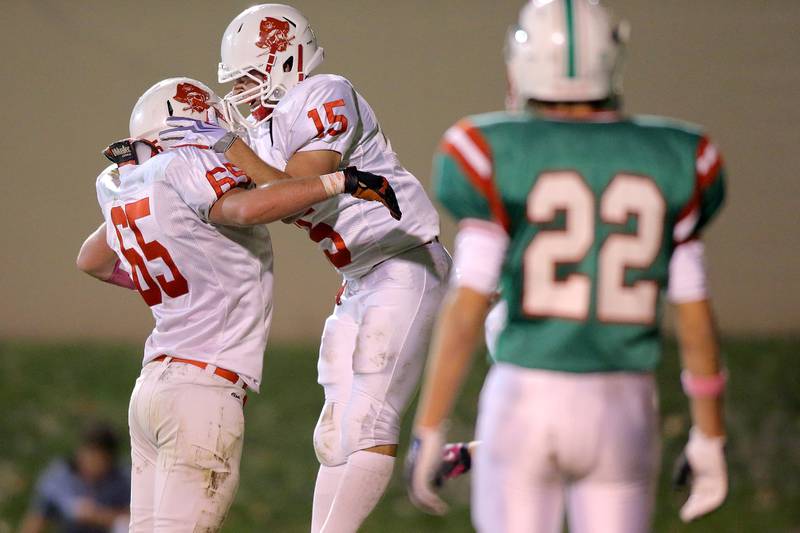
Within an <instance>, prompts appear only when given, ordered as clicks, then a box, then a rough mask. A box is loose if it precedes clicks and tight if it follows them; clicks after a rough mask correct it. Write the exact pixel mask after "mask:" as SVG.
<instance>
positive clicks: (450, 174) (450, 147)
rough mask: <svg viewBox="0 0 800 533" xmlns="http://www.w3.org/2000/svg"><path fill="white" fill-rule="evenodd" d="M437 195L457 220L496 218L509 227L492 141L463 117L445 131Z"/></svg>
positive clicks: (437, 169)
mask: <svg viewBox="0 0 800 533" xmlns="http://www.w3.org/2000/svg"><path fill="white" fill-rule="evenodd" d="M433 181H434V187H435V194H436V198H437V199H438V200H439V202H440V203H441V204H442V205H443V206H444V207H445V209H447V210H448V211H449V212H450V213H451V214H452V215H453V217H455V219H456V220H462V219H466V218H472V219H480V220H487V221H491V222H494V223H495V224H497V225H499V226H500V227H502V228H503V229H505V230H506V231H508V229H509V218H508V214H507V213H506V210H505V207H504V206H503V203H502V200H501V199H500V194H499V192H498V190H497V188H496V186H495V181H494V163H493V160H492V152H491V148H490V145H489V143H488V142H487V141H486V139H485V137H484V135H483V134H482V133H481V132H480V130H479V129H478V128H476V127H475V126H473V125H472V124H471V123H470V122H469V121H468V120H462V121H461V122H459V123H458V124H456V125H455V126H453V127H451V128H450V129H449V130H447V132H446V133H445V134H444V137H443V139H442V142H441V144H440V145H439V150H438V152H437V154H436V156H435V157H434V162H433Z"/></svg>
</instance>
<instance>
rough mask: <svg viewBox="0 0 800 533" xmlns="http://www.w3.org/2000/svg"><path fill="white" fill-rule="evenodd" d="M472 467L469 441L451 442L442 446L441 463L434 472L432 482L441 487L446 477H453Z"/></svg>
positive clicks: (464, 472)
mask: <svg viewBox="0 0 800 533" xmlns="http://www.w3.org/2000/svg"><path fill="white" fill-rule="evenodd" d="M470 468H472V454H471V453H470V443H469V442H451V443H448V444H445V445H444V447H443V448H442V464H441V465H440V466H439V470H438V471H437V472H436V477H434V479H433V484H434V485H435V486H436V487H439V488H441V486H442V485H444V482H445V481H447V480H448V479H455V478H457V477H458V476H460V475H462V474H466V473H467V472H469V469H470Z"/></svg>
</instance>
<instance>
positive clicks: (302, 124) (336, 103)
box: [278, 78, 363, 161]
mask: <svg viewBox="0 0 800 533" xmlns="http://www.w3.org/2000/svg"><path fill="white" fill-rule="evenodd" d="M286 119H288V121H289V122H290V123H288V124H281V125H280V126H279V128H280V130H281V131H285V132H288V135H287V136H286V137H285V138H284V139H282V146H281V148H282V150H281V152H282V153H283V156H284V158H285V159H286V160H287V161H288V160H289V159H290V158H291V157H292V155H293V154H294V153H296V152H308V151H313V150H332V151H334V152H339V153H340V154H342V156H345V155H346V154H348V153H349V152H350V151H351V149H352V146H353V145H354V144H355V143H356V142H358V136H359V133H358V132H359V131H361V130H362V129H363V128H362V126H361V111H360V109H359V107H358V96H357V95H356V92H355V89H353V86H352V85H350V83H349V82H347V81H346V80H344V79H339V78H334V79H331V80H329V81H325V82H324V83H319V85H317V86H314V87H312V88H311V89H310V90H309V92H308V95H307V97H306V99H305V101H304V102H303V103H302V104H300V105H299V107H297V108H295V110H294V113H292V114H291V115H290V116H287V117H286ZM278 120H281V118H280V117H279V118H278Z"/></svg>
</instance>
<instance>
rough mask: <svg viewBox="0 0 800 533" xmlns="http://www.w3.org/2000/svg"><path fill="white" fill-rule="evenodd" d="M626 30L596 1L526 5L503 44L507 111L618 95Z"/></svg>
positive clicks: (557, 0)
mask: <svg viewBox="0 0 800 533" xmlns="http://www.w3.org/2000/svg"><path fill="white" fill-rule="evenodd" d="M628 33H629V30H628V25H627V24H626V23H625V22H621V23H620V24H614V23H612V17H611V15H610V13H609V12H608V11H607V10H606V8H605V7H604V6H603V5H601V4H600V0H531V1H529V2H528V3H527V4H526V5H525V6H524V7H523V8H522V11H521V12H520V15H519V23H518V24H517V25H516V26H512V27H511V28H510V30H509V32H508V38H507V42H506V66H507V68H508V82H509V102H508V105H509V107H511V108H519V107H520V106H523V105H525V103H526V102H527V101H528V100H529V99H534V100H539V101H543V102H590V101H599V100H605V99H607V98H612V97H614V96H616V95H618V94H619V93H620V91H621V76H620V75H619V70H620V69H619V67H620V63H621V57H622V52H623V49H624V45H625V43H626V41H627V38H628Z"/></svg>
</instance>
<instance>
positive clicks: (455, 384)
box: [416, 288, 489, 428]
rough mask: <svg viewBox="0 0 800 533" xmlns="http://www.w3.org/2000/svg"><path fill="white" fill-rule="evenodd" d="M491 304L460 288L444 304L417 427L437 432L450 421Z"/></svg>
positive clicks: (480, 296)
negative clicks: (443, 423) (437, 428)
mask: <svg viewBox="0 0 800 533" xmlns="http://www.w3.org/2000/svg"><path fill="white" fill-rule="evenodd" d="M488 300H489V299H488V297H485V296H483V295H481V294H479V293H477V292H475V291H473V290H471V289H467V288H459V289H455V290H453V291H451V292H450V293H449V294H448V296H447V298H446V299H445V302H444V303H443V304H442V311H441V315H440V319H439V322H438V323H437V326H436V331H435V333H434V337H433V342H432V347H431V355H430V358H429V360H428V367H427V369H426V372H425V381H424V384H423V388H422V394H421V398H420V404H419V408H418V410H417V418H416V426H417V427H425V428H436V427H439V425H441V423H442V422H444V421H445V420H446V419H447V418H448V417H449V415H450V413H451V411H452V409H453V404H454V403H455V400H456V397H457V395H458V392H459V391H460V389H461V386H462V384H463V382H464V379H465V378H466V376H467V373H468V372H469V369H470V367H471V365H472V354H473V352H474V351H475V347H476V346H477V344H478V341H479V337H480V332H481V330H482V327H481V326H482V323H483V320H484V319H485V318H486V312H487V310H488V305H489V303H488Z"/></svg>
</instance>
